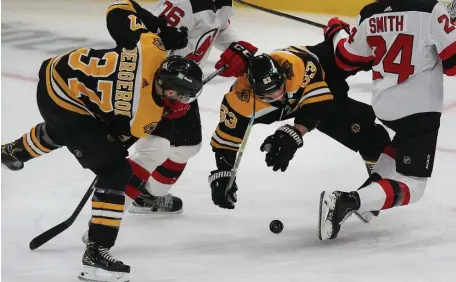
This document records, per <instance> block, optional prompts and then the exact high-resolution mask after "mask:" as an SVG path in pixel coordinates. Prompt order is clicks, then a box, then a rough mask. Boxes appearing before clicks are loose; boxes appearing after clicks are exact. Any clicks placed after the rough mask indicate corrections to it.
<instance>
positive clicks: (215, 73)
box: [203, 66, 228, 85]
mask: <svg viewBox="0 0 456 282" xmlns="http://www.w3.org/2000/svg"><path fill="white" fill-rule="evenodd" d="M227 68H228V66H224V67H223V68H220V69H218V70H216V71H214V72H213V73H211V74H210V75H209V76H208V77H206V78H205V79H204V80H203V85H205V84H206V83H208V82H209V81H211V80H212V79H214V78H215V77H216V76H217V75H219V74H221V73H222V72H223V71H225V70H226V69H227Z"/></svg>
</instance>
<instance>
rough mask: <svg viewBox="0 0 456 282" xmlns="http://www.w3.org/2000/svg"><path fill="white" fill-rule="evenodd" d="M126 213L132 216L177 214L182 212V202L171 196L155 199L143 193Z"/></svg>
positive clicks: (155, 197)
mask: <svg viewBox="0 0 456 282" xmlns="http://www.w3.org/2000/svg"><path fill="white" fill-rule="evenodd" d="M128 211H129V212H130V213H133V214H178V213H181V212H182V211H183V209H182V200H181V199H180V198H179V197H175V196H173V195H171V194H168V195H166V196H163V197H157V196H153V195H151V194H149V193H147V192H143V193H141V194H140V195H139V197H138V198H137V199H136V201H135V202H134V203H133V205H132V206H131V207H130V209H129V210H128Z"/></svg>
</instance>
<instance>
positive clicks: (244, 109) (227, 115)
mask: <svg viewBox="0 0 456 282" xmlns="http://www.w3.org/2000/svg"><path fill="white" fill-rule="evenodd" d="M241 103H244V104H245V105H242V104H241ZM252 109H253V106H251V105H250V103H247V102H243V101H241V100H240V99H239V98H238V97H237V96H236V93H235V92H234V91H232V92H229V93H228V94H226V95H225V97H224V98H223V102H222V104H221V105H220V121H219V124H218V125H217V128H216V129H215V131H214V133H213V134H212V139H211V146H212V151H213V152H214V153H215V160H216V164H217V168H218V169H219V170H231V169H232V168H233V165H234V160H235V159H236V154H237V152H238V150H239V148H240V147H241V143H242V140H243V139H244V134H245V131H246V129H247V126H248V124H249V121H250V115H251V112H252Z"/></svg>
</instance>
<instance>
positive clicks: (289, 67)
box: [281, 60, 294, 80]
mask: <svg viewBox="0 0 456 282" xmlns="http://www.w3.org/2000/svg"><path fill="white" fill-rule="evenodd" d="M281 68H282V71H283V73H284V74H285V77H286V78H287V80H290V79H292V78H293V76H294V73H293V64H292V63H290V62H289V61H288V60H287V61H285V62H283V64H282V66H281Z"/></svg>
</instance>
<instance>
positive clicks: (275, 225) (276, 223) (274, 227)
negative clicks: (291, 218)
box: [269, 219, 283, 234]
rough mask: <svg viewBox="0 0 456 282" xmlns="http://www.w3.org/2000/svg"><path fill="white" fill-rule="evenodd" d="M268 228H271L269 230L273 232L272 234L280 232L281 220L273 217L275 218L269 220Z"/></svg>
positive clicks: (281, 227) (281, 228)
mask: <svg viewBox="0 0 456 282" xmlns="http://www.w3.org/2000/svg"><path fill="white" fill-rule="evenodd" d="M269 230H271V232H272V233H274V234H279V233H281V232H282V230H283V223H282V221H280V220H278V219H275V220H273V221H271V223H270V224H269Z"/></svg>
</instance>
